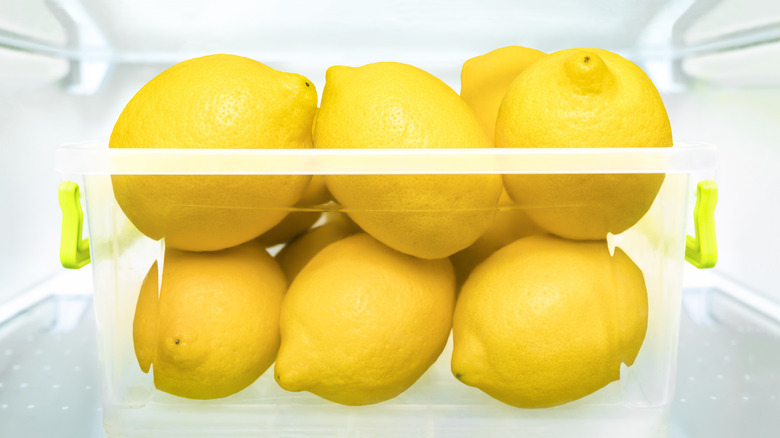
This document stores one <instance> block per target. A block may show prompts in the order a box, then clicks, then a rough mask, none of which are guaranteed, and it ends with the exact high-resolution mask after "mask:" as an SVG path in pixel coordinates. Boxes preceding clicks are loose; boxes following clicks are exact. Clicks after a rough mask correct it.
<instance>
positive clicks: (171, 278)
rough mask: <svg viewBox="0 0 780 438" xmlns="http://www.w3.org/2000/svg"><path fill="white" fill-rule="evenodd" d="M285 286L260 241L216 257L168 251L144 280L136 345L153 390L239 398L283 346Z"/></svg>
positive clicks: (216, 253)
mask: <svg viewBox="0 0 780 438" xmlns="http://www.w3.org/2000/svg"><path fill="white" fill-rule="evenodd" d="M286 287H287V283H286V281H285V278H284V274H283V273H282V271H281V269H280V268H279V266H278V265H277V264H276V262H274V260H273V258H271V256H270V255H269V254H268V253H267V252H266V251H265V250H264V249H263V247H262V246H261V245H260V244H259V243H257V242H255V241H252V242H249V243H245V244H243V245H239V246H236V247H233V248H229V249H226V250H222V251H214V252H186V251H179V250H176V249H167V250H166V251H165V258H164V261H163V273H162V282H161V287H160V289H159V299H158V267H157V262H155V263H154V265H153V266H152V268H151V269H150V270H149V273H148V274H147V275H146V278H145V279H144V282H143V285H142V287H141V292H140V294H139V296H138V303H137V305H136V311H135V318H134V320H133V343H134V346H135V353H136V357H137V359H138V364H139V365H140V366H141V370H142V371H143V372H149V369H150V367H152V369H153V374H154V386H155V387H156V388H157V389H159V390H161V391H165V392H168V393H170V394H173V395H177V396H180V397H187V398H193V399H212V398H219V397H226V396H228V395H231V394H234V393H236V392H238V391H240V390H242V389H244V388H246V387H247V386H249V385H250V384H252V382H254V381H255V380H256V379H257V378H258V377H260V375H262V374H263V372H265V370H266V369H268V367H269V366H271V364H272V363H273V361H274V358H275V357H276V352H277V350H278V348H279V342H280V336H279V314H280V312H281V306H282V299H283V297H284V293H285V289H286Z"/></svg>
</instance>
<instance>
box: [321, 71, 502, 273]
mask: <svg viewBox="0 0 780 438" xmlns="http://www.w3.org/2000/svg"><path fill="white" fill-rule="evenodd" d="M325 80H326V82H325V88H324V90H323V94H322V104H321V106H320V110H319V112H318V115H317V122H316V124H315V126H314V146H315V147H317V148H488V147H493V145H492V143H491V142H490V139H489V138H488V137H487V135H486V134H485V131H484V129H482V127H481V125H480V123H479V120H477V118H476V116H475V115H474V112H473V111H472V110H471V109H470V108H469V106H468V105H467V104H466V103H465V102H464V101H463V99H461V98H460V96H458V95H457V93H455V91H453V90H452V89H451V88H450V87H449V86H447V85H446V84H445V83H443V82H442V81H440V80H439V79H437V78H436V77H434V76H432V75H431V74H429V73H427V72H425V71H423V70H420V69H418V68H416V67H413V66H410V65H406V64H400V63H394V62H380V63H375V64H368V65H365V66H363V67H358V68H351V67H343V66H335V67H330V68H329V69H328V71H327V73H326V79H325ZM325 180H326V183H327V186H328V189H329V190H330V192H331V194H332V195H333V197H334V198H335V199H336V201H338V202H339V203H340V204H341V205H343V206H344V207H345V211H346V212H347V213H348V214H349V216H350V217H351V218H352V219H353V220H354V221H355V222H356V223H357V224H358V225H359V226H360V227H361V228H362V229H363V230H365V231H366V232H367V233H369V234H371V235H372V236H373V237H375V238H376V239H377V240H379V241H381V242H382V243H384V244H386V245H388V246H390V247H392V248H394V249H396V250H398V251H401V252H403V253H407V254H411V255H414V256H417V257H422V258H426V259H432V258H441V257H447V256H449V255H451V254H453V253H455V252H457V251H459V250H461V249H463V248H466V247H467V246H469V245H470V244H472V243H473V242H474V241H475V240H476V239H477V238H478V237H479V236H480V235H481V234H482V233H483V232H484V231H485V230H487V228H488V227H489V226H490V224H491V223H492V221H493V216H494V215H495V208H496V203H497V201H498V196H499V195H500V194H501V178H500V177H499V176H497V175H328V176H326V178H325Z"/></svg>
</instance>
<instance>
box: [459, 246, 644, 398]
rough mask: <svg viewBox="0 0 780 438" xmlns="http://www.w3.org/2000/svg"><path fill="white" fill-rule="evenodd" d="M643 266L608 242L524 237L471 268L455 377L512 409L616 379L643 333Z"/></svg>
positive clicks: (570, 395) (584, 392)
mask: <svg viewBox="0 0 780 438" xmlns="http://www.w3.org/2000/svg"><path fill="white" fill-rule="evenodd" d="M647 311H648V307H647V289H646V287H645V282H644V276H643V275H642V272H641V271H640V270H639V268H638V267H637V266H636V265H635V264H634V263H633V262H632V261H631V259H630V258H629V257H628V256H626V254H625V253H623V251H621V250H620V249H619V248H616V249H615V254H614V256H610V254H609V251H608V248H607V244H606V242H605V241H572V240H565V239H561V238H559V237H555V236H550V235H536V236H530V237H526V238H523V239H520V240H518V241H516V242H514V243H511V244H509V245H507V246H505V247H503V248H502V249H500V250H498V251H497V252H495V253H494V254H493V255H492V256H490V257H489V258H488V259H487V260H485V261H484V262H483V263H482V264H480V265H479V266H477V267H476V268H475V269H474V271H473V272H472V273H471V276H469V279H468V280H467V281H466V284H464V285H463V288H462V290H461V293H460V296H459V297H458V303H457V306H456V309H455V315H454V318H453V342H454V344H453V353H452V373H453V374H454V375H455V377H456V378H458V379H459V380H460V381H461V382H463V383H465V384H467V385H469V386H474V387H477V388H479V389H481V390H482V391H484V392H485V393H487V394H488V395H490V396H492V397H494V398H496V399H498V400H500V401H502V402H504V403H507V404H510V405H513V406H517V407H523V408H544V407H551V406H556V405H561V404H564V403H567V402H570V401H573V400H576V399H579V398H581V397H584V396H586V395H588V394H590V393H592V392H594V391H596V390H598V389H600V388H602V387H604V386H605V385H607V384H608V383H609V382H612V381H614V380H618V379H619V378H620V364H621V363H625V364H626V365H629V366H630V365H632V364H633V363H634V360H635V358H636V356H637V354H638V352H639V349H640V347H641V345H642V342H643V341H644V337H645V332H646V330H647Z"/></svg>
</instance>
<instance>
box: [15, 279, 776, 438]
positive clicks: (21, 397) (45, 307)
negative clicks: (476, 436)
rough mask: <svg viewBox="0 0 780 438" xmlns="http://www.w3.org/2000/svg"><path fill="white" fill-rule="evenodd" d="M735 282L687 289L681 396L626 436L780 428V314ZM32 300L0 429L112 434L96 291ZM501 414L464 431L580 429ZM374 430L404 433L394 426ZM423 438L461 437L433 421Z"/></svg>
mask: <svg viewBox="0 0 780 438" xmlns="http://www.w3.org/2000/svg"><path fill="white" fill-rule="evenodd" d="M85 271H86V270H85ZM71 272H72V271H71ZM50 284H56V283H50ZM732 286H733V284H731V283H729V282H725V283H723V284H721V285H715V286H712V285H711V286H700V285H689V287H687V288H685V289H684V291H683V312H682V316H681V326H680V344H679V357H678V367H677V374H676V378H677V391H676V395H675V398H674V401H673V402H672V404H671V406H670V407H669V409H668V410H667V411H661V412H657V413H654V414H653V415H652V416H651V417H649V418H631V419H628V420H625V419H624V420H622V421H621V422H620V424H619V427H620V429H619V430H621V431H622V432H626V431H630V433H631V435H626V436H634V437H638V436H648V437H671V438H685V437H699V436H708V437H713V438H717V437H732V436H751V437H763V436H772V433H773V431H777V430H778V428H780V418H778V417H777V415H775V414H774V413H775V412H777V410H778V409H779V408H780V348H779V347H780V320H777V319H776V317H777V315H775V314H774V313H773V312H772V309H771V308H770V309H757V308H754V307H750V306H748V305H746V304H744V302H745V301H748V302H749V301H751V300H742V299H735V298H734V295H735V293H734V291H730V290H727V289H726V288H727V287H732ZM83 290H84V291H88V290H90V287H89V286H88V285H87V286H83ZM33 302H34V304H32V305H31V307H30V308H28V309H24V310H23V311H22V312H19V313H17V314H16V315H15V316H13V317H12V318H10V319H8V320H6V321H5V322H3V323H2V324H0V436H31V437H37V436H55V435H59V436H81V437H85V438H86V437H103V436H105V432H104V431H103V427H102V414H103V412H102V408H101V404H100V388H99V379H98V357H97V349H96V339H95V333H96V332H95V319H94V308H93V306H92V296H91V295H89V294H87V293H82V294H63V295H59V294H53V295H50V296H49V297H47V298H45V299H43V300H37V301H36V300H33ZM754 302H755V301H754ZM261 378H262V377H261ZM354 409H355V410H356V411H358V410H360V408H354ZM275 415H276V416H277V423H278V424H282V423H284V421H282V420H283V417H286V421H287V424H286V425H284V426H274V427H273V428H272V429H267V430H264V432H272V433H276V434H278V435H284V436H298V435H296V434H302V435H301V436H305V433H304V432H302V431H301V430H300V429H298V428H297V427H296V424H295V421H294V420H293V419H294V416H292V417H291V416H290V415H291V414H290V413H284V412H277V413H275ZM41 418H45V419H46V421H40V419H41ZM495 420H496V418H485V419H483V420H482V421H474V419H473V418H472V419H469V421H468V422H463V423H462V424H461V425H462V426H463V428H462V430H460V431H459V432H460V433H462V434H463V435H464V436H470V435H471V434H473V433H474V432H475V431H481V432H480V434H481V435H483V436H492V435H491V433H495V434H496V436H498V435H500V434H501V433H502V431H503V432H506V431H508V430H511V431H515V432H521V431H529V429H530V430H531V431H532V430H534V429H537V428H539V429H538V430H542V429H543V430H545V431H547V432H552V433H553V435H554V434H555V433H556V432H560V433H562V434H565V433H566V431H567V430H569V431H571V427H572V424H571V423H567V422H557V423H556V422H545V421H543V420H542V421H540V422H533V423H527V422H522V421H517V422H514V424H513V421H512V420H511V419H507V418H502V419H501V420H500V422H496V421H495ZM603 426H604V427H605V430H604V431H601V432H603V434H599V435H598V436H606V435H605V434H607V433H615V423H605V424H604V425H603ZM567 428H568V429H567ZM322 430H323V432H324V433H325V432H326V431H328V430H329V431H330V432H334V433H339V434H340V435H339V436H362V435H361V431H360V430H359V428H358V427H357V426H355V424H354V423H353V424H350V423H348V422H343V423H342V424H341V428H340V429H339V430H330V429H325V428H324V429H322ZM588 431H589V432H591V433H597V434H598V433H599V431H598V430H593V429H590V430H588ZM247 432H250V433H251V432H257V431H247ZM363 432H366V431H365V430H363ZM371 432H376V433H377V434H376V436H396V435H397V434H398V433H402V432H401V431H400V429H399V430H395V429H393V428H389V429H385V430H376V429H375V430H372V431H371ZM380 432H381V433H380ZM144 435H145V436H149V435H148V434H146V433H144ZM425 436H431V437H433V436H453V435H452V431H451V430H450V431H447V432H446V433H442V432H441V431H437V430H436V429H435V428H432V429H429V430H427V431H425ZM547 436H549V435H547Z"/></svg>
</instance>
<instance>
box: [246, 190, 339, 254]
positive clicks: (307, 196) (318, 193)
mask: <svg viewBox="0 0 780 438" xmlns="http://www.w3.org/2000/svg"><path fill="white" fill-rule="evenodd" d="M328 201H330V193H328V188H327V187H325V178H324V177H323V176H322V175H314V176H312V177H311V181H309V185H308V186H307V187H306V190H305V191H304V192H303V195H302V196H301V199H300V201H298V203H297V204H296V205H295V207H296V208H298V209H300V210H301V211H293V212H291V213H289V214H288V215H287V216H285V218H284V219H282V221H281V222H279V223H278V224H277V225H276V226H275V227H273V228H271V229H270V230H268V231H266V232H265V233H263V235H262V236H260V237H259V238H258V239H259V240H260V242H261V243H262V244H263V245H265V246H267V247H268V246H274V245H278V244H280V243H285V242H289V241H290V240H292V239H294V238H295V237H297V236H300V235H301V234H303V233H304V232H305V231H306V230H308V229H309V228H311V226H312V225H314V224H315V223H316V222H317V220H319V218H320V216H321V215H322V211H318V208H321V205H322V204H325V203H327V202H328Z"/></svg>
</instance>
